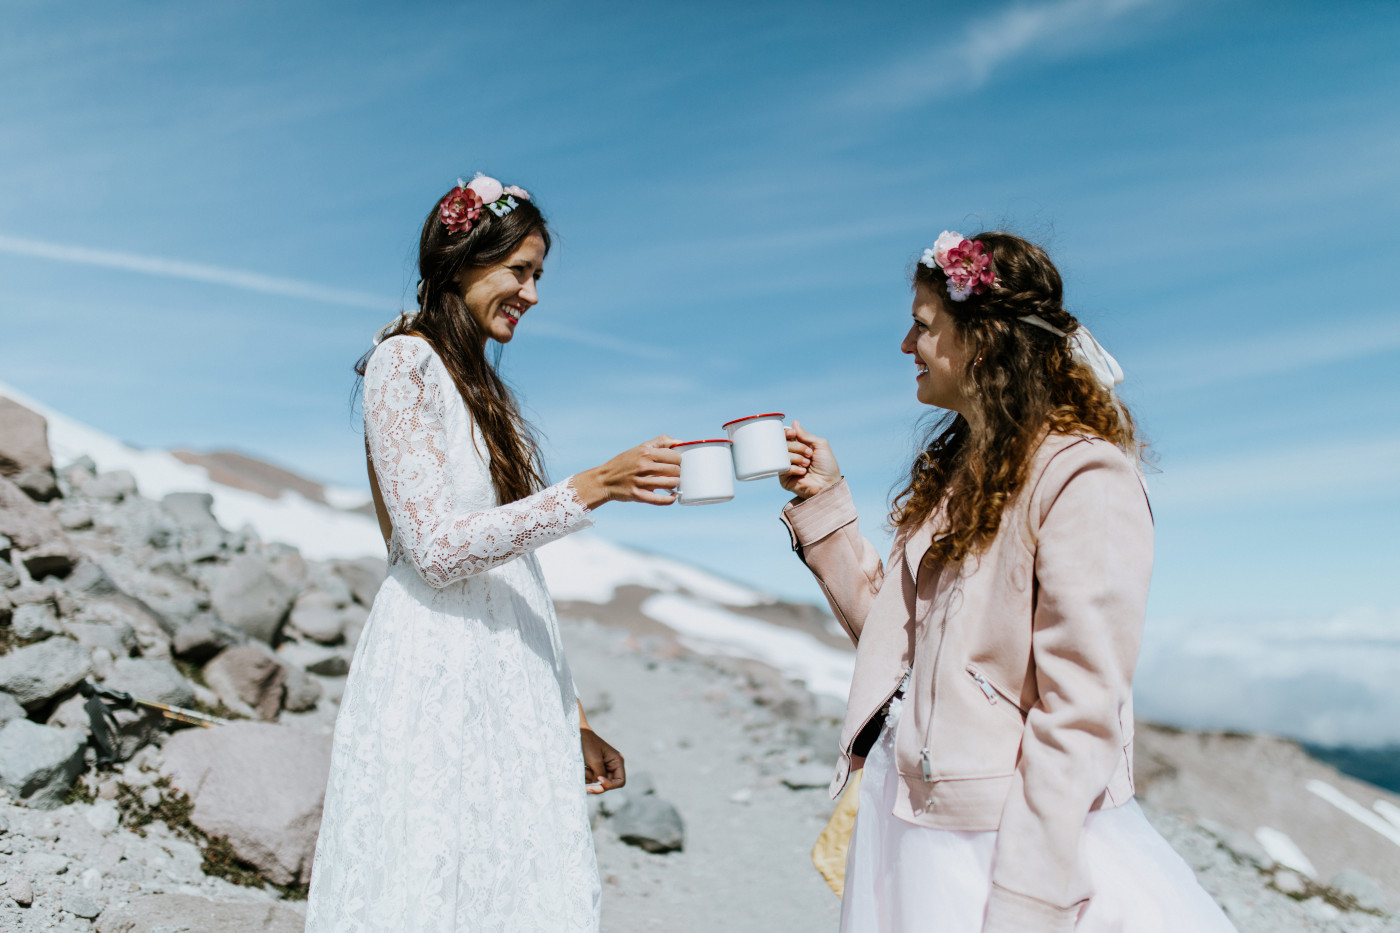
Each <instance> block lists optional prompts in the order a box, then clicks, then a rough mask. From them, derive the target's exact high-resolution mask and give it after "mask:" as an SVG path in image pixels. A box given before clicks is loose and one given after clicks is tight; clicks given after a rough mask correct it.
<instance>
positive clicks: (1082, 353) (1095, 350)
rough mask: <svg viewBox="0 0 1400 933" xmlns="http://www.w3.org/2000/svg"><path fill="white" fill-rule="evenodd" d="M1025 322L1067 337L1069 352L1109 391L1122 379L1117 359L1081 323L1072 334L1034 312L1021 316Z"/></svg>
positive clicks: (1058, 335)
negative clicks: (1047, 321)
mask: <svg viewBox="0 0 1400 933" xmlns="http://www.w3.org/2000/svg"><path fill="white" fill-rule="evenodd" d="M1021 320H1022V321H1025V322H1026V323H1027V324H1033V325H1035V326H1036V327H1039V328H1040V329H1041V330H1048V331H1049V332H1050V333H1052V334H1054V335H1055V336H1056V337H1068V338H1069V347H1070V354H1071V355H1072V356H1073V357H1074V358H1075V359H1076V360H1078V361H1079V362H1081V363H1083V364H1084V365H1085V366H1087V367H1089V370H1090V371H1091V372H1092V373H1093V374H1094V376H1095V378H1097V379H1098V380H1099V382H1100V383H1101V384H1102V385H1103V387H1104V388H1105V389H1108V390H1109V391H1110V392H1112V391H1113V387H1114V386H1116V385H1119V384H1120V383H1122V381H1123V367H1121V366H1119V365H1118V361H1117V360H1115V359H1114V358H1113V355H1112V354H1111V353H1109V352H1108V351H1107V350H1105V349H1104V348H1103V344H1101V343H1099V342H1098V341H1097V340H1095V339H1094V335H1093V334H1091V333H1089V328H1087V327H1085V326H1084V325H1083V324H1080V325H1079V328H1078V329H1077V330H1076V331H1075V332H1074V333H1073V334H1067V333H1065V332H1064V331H1062V330H1060V329H1059V328H1058V327H1054V326H1052V325H1050V324H1047V323H1046V322H1045V321H1043V320H1041V319H1040V317H1038V316H1037V315H1034V314H1027V315H1026V316H1025V317H1023V318H1021Z"/></svg>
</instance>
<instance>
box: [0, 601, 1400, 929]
mask: <svg viewBox="0 0 1400 933" xmlns="http://www.w3.org/2000/svg"><path fill="white" fill-rule="evenodd" d="M563 628H564V637H565V640H566V642H567V644H568V652H569V658H570V661H571V663H572V666H573V669H574V674H575V679H576V681H577V683H578V686H579V690H580V693H581V695H582V697H583V701H584V705H585V708H586V709H587V710H588V711H589V718H590V719H591V720H592V723H593V725H594V727H595V728H596V729H597V730H598V732H599V733H600V734H601V735H603V736H604V737H605V738H607V739H608V741H610V742H611V743H613V744H614V745H615V746H617V747H618V748H619V749H620V750H621V751H622V752H623V754H624V755H625V756H626V758H627V763H628V771H629V775H630V776H631V778H632V784H631V786H630V787H629V788H626V789H624V790H622V791H616V792H613V793H610V794H608V795H604V797H602V798H591V799H590V804H591V806H592V809H593V814H594V828H595V829H594V832H595V840H596V845H597V850H598V861H599V868H600V871H601V874H602V877H603V897H604V901H603V929H604V931H606V933H644V931H645V933H654V931H657V930H666V931H668V933H671V931H674V933H689V931H702V930H703V931H711V930H716V929H721V930H724V931H726V933H750V931H752V933H759V931H763V933H773V931H793V933H811V931H820V930H832V931H834V930H835V929H836V927H837V922H838V916H839V912H840V902H839V901H838V900H837V898H836V897H835V896H834V895H833V894H832V893H831V891H830V890H829V889H828V888H827V887H826V884H825V883H824V882H823V880H822V879H821V876H820V875H818V874H817V872H816V870H815V869H814V868H813V867H812V864H811V860H810V856H809V853H810V850H811V847H812V843H813V842H814V840H815V839H816V837H817V834H818V833H819V832H820V831H821V829H822V827H823V825H824V824H825V822H826V819H827V816H828V815H829V814H830V812H831V809H832V806H833V804H832V802H831V801H830V800H828V799H827V795H826V790H825V787H824V783H825V779H826V776H827V775H828V774H829V773H830V766H831V764H832V758H833V757H834V756H833V753H832V751H831V750H832V749H833V748H834V747H835V742H836V736H837V732H838V729H839V717H840V714H841V709H840V705H839V704H836V703H832V702H831V701H829V700H821V699H814V698H813V697H811V696H810V695H809V694H807V693H806V691H804V690H802V689H801V688H800V687H799V686H797V685H794V684H791V683H787V682H785V681H784V680H783V679H782V678H781V677H780V676H779V675H777V674H776V673H774V672H773V671H771V670H770V669H768V668H766V667H763V666H762V665H757V664H753V663H751V662H746V661H742V660H738V659H722V658H721V659H714V658H696V657H694V656H688V655H684V654H682V653H680V652H679V650H678V649H677V647H676V646H675V644H674V643H670V642H668V641H666V640H664V639H661V638H653V637H649V636H645V635H637V634H629V633H627V632H624V631H619V630H617V629H613V628H606V627H603V626H599V625H596V624H594V623H591V622H586V621H576V620H567V619H566V620H565V621H564V625H563ZM155 759H156V756H155V754H154V752H153V751H152V752H151V753H143V755H142V756H139V757H138V760H137V761H133V762H131V763H128V764H127V765H126V766H125V771H126V773H125V775H124V776H123V780H125V781H127V782H128V783H131V784H134V785H140V784H141V783H143V782H149V781H150V780H151V779H153V778H154V776H155V773H154V771H153V770H152V768H153V766H154V764H155ZM784 779H787V782H785V780H784ZM815 781H820V782H821V783H822V784H823V786H821V787H803V788H801V789H793V788H792V787H790V786H789V783H796V784H804V783H812V782H815ZM648 783H650V784H651V785H653V786H654V787H655V793H656V795H657V796H659V797H661V798H663V799H664V800H666V801H669V802H670V803H671V804H673V805H674V806H675V807H676V808H677V809H678V811H679V812H680V814H681V816H682V819H683V821H684V825H685V840H684V847H683V849H682V850H681V851H676V852H668V853H665V854H652V853H650V852H647V851H644V850H643V849H640V848H636V847H634V846H631V845H628V844H625V843H623V842H622V841H621V840H620V839H619V838H618V834H617V832H616V831H615V829H614V825H615V820H616V818H615V817H613V816H609V815H606V812H605V811H607V812H612V811H615V810H616V809H617V806H618V804H619V800H618V797H619V795H626V794H628V793H632V794H636V793H637V792H638V790H639V789H640V788H641V787H643V786H645V785H646V784H648ZM1144 809H1146V810H1147V812H1148V816H1149V818H1150V819H1152V821H1153V822H1154V824H1155V825H1156V826H1157V827H1158V828H1159V829H1160V830H1161V831H1162V833H1163V834H1164V835H1165V836H1166V837H1167V839H1168V840H1169V841H1170V842H1171V843H1172V845H1173V846H1174V847H1175V848H1176V849H1177V851H1178V852H1180V853H1181V854H1182V855H1183V857H1185V859H1186V860H1187V862H1188V863H1189V864H1190V865H1191V866H1192V867H1193V868H1194V869H1195V870H1196V872H1197V874H1198V876H1199V877H1200V879H1201V882H1202V884H1203V885H1204V886H1205V887H1206V889H1207V890H1208V891H1210V892H1211V893H1212V894H1213V895H1214V896H1215V897H1216V899H1217V900H1218V901H1219V902H1220V903H1221V904H1222V905H1223V906H1224V908H1225V909H1226V912H1227V913H1228V914H1229V915H1230V917H1231V919H1232V920H1234V922H1235V924H1236V925H1237V927H1238V928H1239V930H1240V933H1291V931H1328V933H1400V919H1397V918H1396V917H1394V916H1393V915H1387V916H1381V915H1379V914H1374V913H1368V912H1363V911H1359V910H1354V909H1343V907H1345V906H1346V905H1345V904H1344V903H1342V902H1339V901H1338V899H1337V898H1336V896H1335V894H1334V893H1333V892H1327V891H1324V890H1322V889H1319V888H1316V887H1310V886H1308V885H1307V884H1306V883H1304V882H1303V881H1302V879H1300V878H1298V876H1296V875H1292V874H1291V873H1288V872H1286V871H1281V870H1278V869H1275V868H1261V867H1260V866H1259V865H1257V864H1256V863H1254V862H1253V861H1251V860H1250V857H1249V852H1248V851H1245V852H1244V853H1243V854H1241V853H1239V852H1237V851H1235V850H1241V849H1247V848H1248V847H1247V846H1244V845H1241V844H1239V840H1238V839H1224V840H1222V839H1221V838H1219V835H1218V834H1219V832H1220V830H1219V828H1218V827H1213V826H1210V825H1209V824H1207V825H1205V826H1202V825H1196V824H1195V823H1194V822H1192V821H1190V820H1188V819H1185V818H1183V817H1181V816H1178V815H1176V814H1174V813H1171V812H1165V811H1161V810H1157V809H1154V808H1153V807H1151V806H1150V805H1145V806H1144ZM1232 845H1233V848H1231V846H1232ZM1358 867H1364V866H1358ZM26 889H28V891H30V892H31V896H30V897H29V898H27V899H28V900H29V901H30V906H21V903H20V901H23V900H26V898H25V897H24V893H25V890H26ZM1285 891H1290V892H1292V893H1291V894H1290V893H1285ZM150 894H185V895H197V896H200V897H205V898H209V899H210V900H213V901H216V902H225V903H228V902H240V903H247V902H254V903H262V904H273V903H276V904H278V905H279V906H281V907H283V908H285V909H289V910H291V911H294V912H296V913H298V914H304V912H305V908H304V904H303V903H302V902H297V901H284V900H281V899H280V895H279V894H278V892H277V891H275V890H274V889H271V888H268V889H264V890H259V889H255V888H245V887H238V886H235V885H233V884H230V883H228V882H226V881H223V880H219V879H214V878H209V877H206V876H204V875H203V874H202V873H201V871H200V855H199V851H198V849H197V848H196V847H195V846H194V845H193V844H192V843H189V842H187V841H184V840H183V839H180V838H178V837H177V836H176V835H175V834H173V833H172V832H170V831H169V830H167V829H166V828H165V827H164V826H162V825H160V824H154V825H152V826H150V827H148V829H147V835H146V836H145V837H144V838H143V837H141V836H139V835H137V834H136V833H134V832H131V831H129V830H127V829H125V828H122V827H120V826H118V825H117V812H116V806H115V804H114V803H113V802H112V801H111V800H102V799H99V800H97V801H96V802H94V803H90V804H84V803H75V804H69V805H66V806H64V807H61V808H59V809H57V810H51V811H39V810H32V809H29V808H26V807H20V806H14V805H11V804H10V803H9V802H8V801H0V930H3V931H11V930H13V931H36V933H37V931H44V933H50V931H61V933H70V931H71V933H89V931H93V930H94V929H97V930H99V931H100V930H101V926H102V921H101V915H102V914H103V913H107V914H109V915H111V914H114V913H116V912H118V911H120V910H122V909H123V908H124V906H125V905H126V904H127V903H128V902H130V901H133V900H135V899H136V898H138V897H140V896H142V895H150ZM1339 905H1340V906H1339ZM94 917H95V918H96V923H94ZM293 919H295V918H293ZM153 930H154V928H151V931H146V933H153ZM190 930H191V933H193V931H194V930H195V928H194V927H190Z"/></svg>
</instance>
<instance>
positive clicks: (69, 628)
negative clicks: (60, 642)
mask: <svg viewBox="0 0 1400 933" xmlns="http://www.w3.org/2000/svg"><path fill="white" fill-rule="evenodd" d="M63 634H65V635H67V636H68V637H69V638H75V639H77V641H78V644H80V645H82V646H84V647H86V648H105V649H106V650H107V651H108V653H110V654H111V655H112V657H114V658H124V657H127V656H128V655H130V654H131V653H132V652H133V651H135V650H136V647H137V645H138V644H139V643H138V642H137V639H136V630H135V629H134V628H132V627H131V626H130V625H129V624H128V623H126V622H123V621H121V620H114V621H110V622H100V621H89V620H86V619H76V620H73V621H66V622H64V623H63Z"/></svg>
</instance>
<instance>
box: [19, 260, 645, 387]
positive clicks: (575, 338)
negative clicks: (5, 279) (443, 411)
mask: <svg viewBox="0 0 1400 933" xmlns="http://www.w3.org/2000/svg"><path fill="white" fill-rule="evenodd" d="M0 253H10V254H12V255H16V256H35V257H38V258H40V259H51V260H54V261H56V262H71V263H76V264H78V265H83V266H101V267H104V268H107V269H121V270H123V271H125V272H139V273H141V274H143V275H154V276H159V277H161V278H167V279H185V280H187V281H191V282H209V283H211V284H214V285H226V286H228V287H230V288H241V289H243V290H244V291H250V292H258V293H260V294H264V295H281V296H283V297H287V298H304V299H306V300H308V301H319V302H323V303H325V304H333V305H341V306H347V307H351V308H370V309H372V310H374V311H380V312H389V311H392V310H394V309H396V308H398V307H399V302H397V301H395V300H394V299H392V298H386V297H384V296H382V295H371V294H369V293H368V292H356V291H348V290H346V289H340V288H327V287H326V286H324V285H317V284H316V283H315V282H303V281H300V280H298V279H283V278H278V277H277V276H272V275H262V274H261V273H258V272H248V271H246V270H244V269H229V268H225V267H223V266H210V265H206V264H204V263H200V262H182V261H180V260H178V259H165V258H162V257H160V256H142V255H139V254H137V253H122V252H117V251H116V250H107V249H89V248H87V247H85V246H70V245H67V244H65V243H52V242H49V241H47V240H35V239H31V238H29V237H17V236H9V235H7V234H3V233H0ZM539 334H540V336H543V337H550V338H553V339H556V340H566V341H569V342H571V343H578V344H583V345H584V346H589V347H595V348H600V349H604V350H611V351H613V352H614V353H622V354H625V355H627V356H634V357H637V358H639V359H648V360H665V359H670V358H671V357H672V355H673V354H672V353H671V351H669V350H666V349H662V348H659V347H651V346H647V345H645V344H641V343H636V342H634V341H629V340H625V339H619V338H617V337H616V336H614V335H611V334H596V333H590V332H588V331H582V330H578V329H575V328H570V327H563V326H558V325H553V324H543V323H542V324H541V325H540V326H539Z"/></svg>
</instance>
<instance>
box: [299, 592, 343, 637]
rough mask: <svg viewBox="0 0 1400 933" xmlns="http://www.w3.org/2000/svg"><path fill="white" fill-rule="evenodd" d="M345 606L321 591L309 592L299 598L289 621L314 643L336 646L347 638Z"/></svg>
mask: <svg viewBox="0 0 1400 933" xmlns="http://www.w3.org/2000/svg"><path fill="white" fill-rule="evenodd" d="M344 609H345V605H344V603H341V604H339V605H337V600H336V599H335V597H334V596H333V595H331V594H329V593H326V592H323V591H321V590H307V591H306V592H304V593H302V594H301V595H300V596H299V597H297V601H296V605H295V606H293V607H292V614H291V616H290V617H289V619H288V621H289V622H290V623H291V626H292V628H294V629H296V630H297V631H298V632H301V633H302V634H303V635H305V636H306V637H307V638H309V639H311V640H312V641H316V642H320V643H321V644H323V645H334V644H336V643H337V642H339V641H341V640H342V639H344V637H345V622H346V619H345V613H344Z"/></svg>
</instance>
